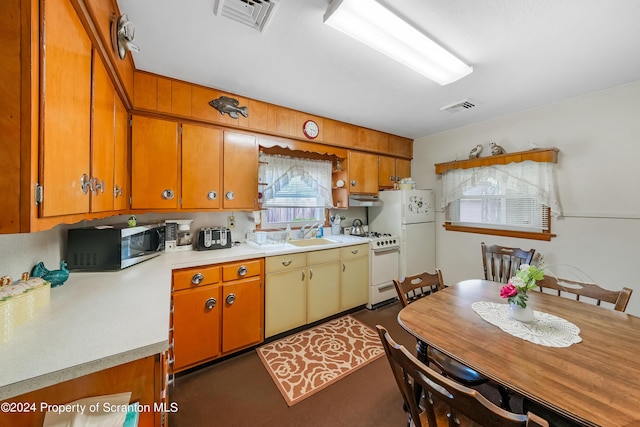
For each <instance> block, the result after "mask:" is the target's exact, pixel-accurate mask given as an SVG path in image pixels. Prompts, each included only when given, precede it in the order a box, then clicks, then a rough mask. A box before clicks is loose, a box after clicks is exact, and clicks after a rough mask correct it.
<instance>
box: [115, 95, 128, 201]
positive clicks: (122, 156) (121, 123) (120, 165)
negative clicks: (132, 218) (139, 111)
mask: <svg viewBox="0 0 640 427" xmlns="http://www.w3.org/2000/svg"><path fill="white" fill-rule="evenodd" d="M115 114H116V117H115V135H114V140H115V162H114V169H113V198H114V199H113V209H114V210H116V211H121V210H125V209H127V208H128V207H129V204H128V200H129V141H128V134H129V113H128V112H127V110H126V108H125V107H124V104H123V103H122V101H121V100H120V97H118V96H116V112H115Z"/></svg>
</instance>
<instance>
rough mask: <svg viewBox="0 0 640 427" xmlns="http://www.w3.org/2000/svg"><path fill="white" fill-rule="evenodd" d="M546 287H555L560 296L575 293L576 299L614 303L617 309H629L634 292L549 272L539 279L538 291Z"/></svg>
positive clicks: (598, 303) (598, 302) (614, 307)
mask: <svg viewBox="0 0 640 427" xmlns="http://www.w3.org/2000/svg"><path fill="white" fill-rule="evenodd" d="M545 289H553V290H554V291H555V293H557V295H558V296H563V295H564V293H567V294H572V295H575V299H576V301H580V297H585V298H591V300H592V301H593V302H594V303H595V304H596V305H600V304H601V303H602V302H603V301H604V302H607V303H610V304H612V305H613V309H614V310H617V311H625V310H626V309H627V304H628V303H629V299H630V298H631V293H632V292H633V289H630V288H626V287H625V288H622V289H620V290H618V291H612V290H610V289H605V288H601V287H600V286H598V285H596V284H595V283H589V282H582V281H578V280H568V279H559V278H557V277H555V276H553V275H549V274H546V275H545V276H544V278H543V279H542V280H540V281H538V291H540V292H544V290H545ZM582 301H584V300H582Z"/></svg>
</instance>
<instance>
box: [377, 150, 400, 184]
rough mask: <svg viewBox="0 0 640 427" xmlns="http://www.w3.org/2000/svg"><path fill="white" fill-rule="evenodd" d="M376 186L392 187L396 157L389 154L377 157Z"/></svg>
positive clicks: (394, 178)
mask: <svg viewBox="0 0 640 427" xmlns="http://www.w3.org/2000/svg"><path fill="white" fill-rule="evenodd" d="M378 162H379V163H378V187H379V188H393V184H394V183H395V182H396V159H395V158H393V157H389V156H379V157H378Z"/></svg>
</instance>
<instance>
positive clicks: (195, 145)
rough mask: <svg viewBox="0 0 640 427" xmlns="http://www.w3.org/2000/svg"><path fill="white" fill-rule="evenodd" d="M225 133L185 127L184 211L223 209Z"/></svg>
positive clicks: (183, 130)
mask: <svg viewBox="0 0 640 427" xmlns="http://www.w3.org/2000/svg"><path fill="white" fill-rule="evenodd" d="M221 164H222V131H221V130H219V129H213V128H208V127H204V126H194V125H187V124H183V125H182V207H183V208H185V209H196V208H199V209H217V208H219V207H220V180H221V178H222V176H221V175H222V174H221V168H220V165H221Z"/></svg>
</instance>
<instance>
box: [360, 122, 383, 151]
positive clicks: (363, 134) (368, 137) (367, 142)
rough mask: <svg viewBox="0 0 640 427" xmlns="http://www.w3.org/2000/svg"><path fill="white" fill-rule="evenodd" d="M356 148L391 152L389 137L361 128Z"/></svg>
mask: <svg viewBox="0 0 640 427" xmlns="http://www.w3.org/2000/svg"><path fill="white" fill-rule="evenodd" d="M356 146H357V147H358V148H363V149H366V150H372V151H380V152H383V153H386V152H387V151H388V150H389V135H388V134H386V133H382V132H378V131H375V130H371V129H366V128H359V129H358V139H357V141H356Z"/></svg>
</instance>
